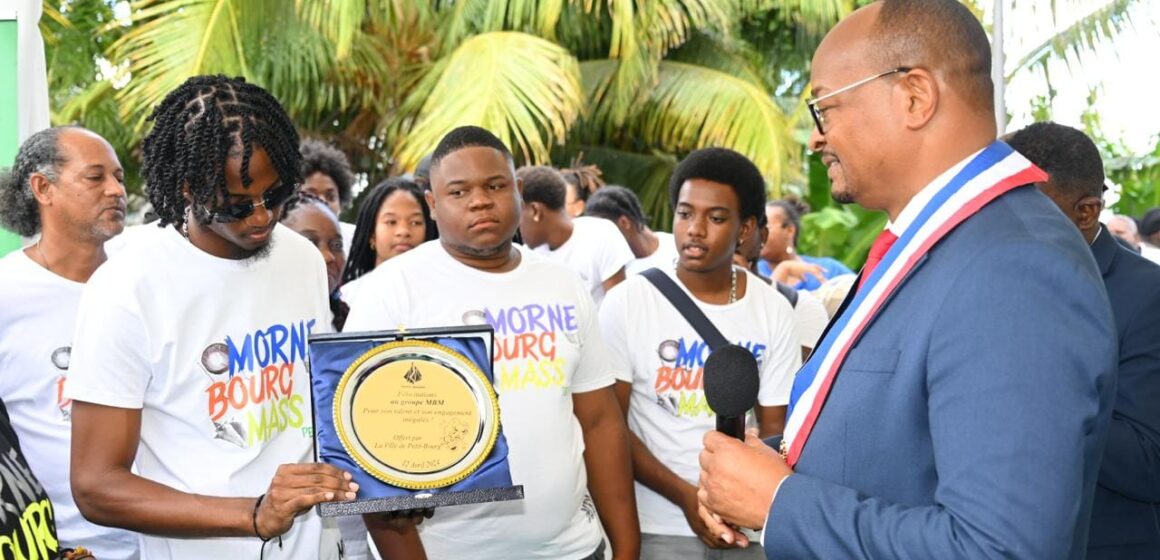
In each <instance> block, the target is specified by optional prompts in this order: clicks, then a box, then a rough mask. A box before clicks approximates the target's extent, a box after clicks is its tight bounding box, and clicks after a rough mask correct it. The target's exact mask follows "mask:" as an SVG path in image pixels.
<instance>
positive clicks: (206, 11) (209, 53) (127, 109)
mask: <svg viewBox="0 0 1160 560" xmlns="http://www.w3.org/2000/svg"><path fill="white" fill-rule="evenodd" d="M245 3H246V2H244V1H243V0H164V1H155V0H143V1H140V2H135V3H134V4H133V5H132V18H133V27H132V29H130V30H129V31H128V32H127V33H125V35H124V36H123V37H121V39H120V40H118V41H117V42H116V43H114V44H113V45H112V47H111V48H110V55H111V56H110V58H111V59H112V60H113V61H114V62H115V63H116V62H119V61H121V60H127V61H129V71H130V72H131V73H132V76H133V79H132V80H130V82H129V84H128V85H127V86H126V87H125V88H124V89H122V90H121V91H120V92H119V93H118V96H117V97H118V100H119V101H120V102H121V103H122V115H123V117H124V118H125V120H126V122H129V123H131V124H132V125H133V126H134V127H136V128H141V127H142V126H143V125H144V121H145V117H146V116H148V114H149V111H150V110H151V108H152V107H153V106H155V105H156V104H158V103H159V102H160V101H161V100H162V99H163V98H164V97H165V95H166V94H168V93H169V92H170V91H172V90H173V89H175V88H176V87H177V86H179V85H180V84H181V83H182V82H183V81H185V80H186V79H187V78H189V77H190V76H195V75H198V74H206V73H224V74H231V75H246V76H248V75H249V72H248V66H247V64H246V56H245V52H244V50H243V46H242V33H241V32H240V31H239V18H238V12H239V10H241V9H244V8H243V6H242V4H245Z"/></svg>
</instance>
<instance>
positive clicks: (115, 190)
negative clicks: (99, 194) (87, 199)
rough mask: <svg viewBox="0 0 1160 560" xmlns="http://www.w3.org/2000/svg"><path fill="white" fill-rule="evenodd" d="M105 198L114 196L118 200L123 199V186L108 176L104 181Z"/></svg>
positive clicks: (124, 194)
mask: <svg viewBox="0 0 1160 560" xmlns="http://www.w3.org/2000/svg"><path fill="white" fill-rule="evenodd" d="M105 196H114V197H118V198H125V196H126V192H125V185H124V184H122V183H121V181H118V180H117V178H116V177H112V176H110V177H109V178H108V180H106V181H105Z"/></svg>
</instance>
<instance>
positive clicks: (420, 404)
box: [310, 327, 523, 516]
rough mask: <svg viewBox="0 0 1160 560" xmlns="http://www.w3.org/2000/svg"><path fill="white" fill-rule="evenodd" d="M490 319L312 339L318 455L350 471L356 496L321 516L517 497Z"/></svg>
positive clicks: (330, 506)
mask: <svg viewBox="0 0 1160 560" xmlns="http://www.w3.org/2000/svg"><path fill="white" fill-rule="evenodd" d="M491 350H492V331H491V329H490V327H457V328H455V329H426V330H422V331H419V330H416V331H407V332H378V333H344V334H332V335H319V336H313V337H311V339H310V362H311V394H312V396H313V399H314V406H313V411H314V426H315V430H314V431H315V433H314V437H315V450H316V451H315V453H316V455H317V459H318V460H319V461H322V462H326V463H330V464H333V465H335V466H338V467H340V468H342V469H344V470H347V471H349V472H351V473H352V474H353V475H354V478H355V481H356V482H358V483H359V486H360V488H359V498H358V499H356V500H355V501H353V502H330V503H326V504H322V505H321V506H320V507H319V511H320V513H321V514H322V515H324V516H335V515H354V514H361V513H372V512H386V511H396V510H403V509H418V508H432V507H441V506H449V505H461V504H469V503H479V502H490V501H504V500H512V499H520V498H522V497H523V487H521V486H514V485H513V484H512V482H511V475H510V473H509V471H508V467H507V445H506V442H505V441H504V438H503V432H502V430H501V427H500V415H499V401H498V399H497V398H496V394H495V389H494V388H493V387H492V381H491V380H492V378H491V356H492V353H491Z"/></svg>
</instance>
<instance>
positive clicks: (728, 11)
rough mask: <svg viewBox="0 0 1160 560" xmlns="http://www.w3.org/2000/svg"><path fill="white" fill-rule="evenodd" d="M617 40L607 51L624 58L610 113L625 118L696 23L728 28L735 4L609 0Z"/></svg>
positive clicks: (693, 0)
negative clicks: (673, 50)
mask: <svg viewBox="0 0 1160 560" xmlns="http://www.w3.org/2000/svg"><path fill="white" fill-rule="evenodd" d="M608 1H609V12H610V16H611V19H612V42H611V47H610V49H609V53H608V57H609V58H612V59H617V60H619V61H620V64H619V65H618V66H617V69H616V77H615V78H613V79H612V80H611V81H610V82H609V84H608V87H607V90H606V95H608V96H610V105H609V116H610V117H611V118H612V119H613V120H614V121H615V122H623V121H624V120H625V118H627V116H628V113H629V112H630V111H631V110H632V106H633V105H634V104H635V103H636V102H637V101H638V100H639V99H640V97H641V95H642V94H643V93H644V92H645V91H647V90H648V89H650V88H651V87H652V86H653V84H654V83H655V82H656V80H657V64H658V63H659V62H660V60H661V59H662V58H664V56H665V55H666V54H667V53H668V51H669V50H670V49H673V48H675V47H677V46H679V45H681V44H682V43H684V42H685V41H686V40H687V39H688V38H689V36H690V34H691V33H692V32H693V30H695V29H703V30H719V31H727V30H728V29H729V26H730V22H732V21H733V18H734V16H735V12H734V10H733V6H732V5H731V4H729V3H726V2H714V1H712V0H654V1H653V2H647V3H646V2H640V1H638V0H608Z"/></svg>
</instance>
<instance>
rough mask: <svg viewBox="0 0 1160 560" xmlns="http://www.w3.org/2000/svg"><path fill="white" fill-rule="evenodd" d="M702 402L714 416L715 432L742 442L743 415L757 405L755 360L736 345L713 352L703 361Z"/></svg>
mask: <svg viewBox="0 0 1160 560" xmlns="http://www.w3.org/2000/svg"><path fill="white" fill-rule="evenodd" d="M701 377H702V379H703V380H704V390H705V400H707V401H709V407H710V408H712V409H713V412H716V413H717V431H718V432H721V433H723V434H725V435H727V436H733V437H735V438H737V439H740V440H744V439H745V413H747V412H749V410H750V409H752V408H753V406H754V405H756V404H757V390H758V388H759V387H760V386H761V379H760V376H759V374H758V372H757V358H754V357H753V354H752V353H751V352H750V351H749V350H746V349H745V348H742V347H740V346H738V345H736V344H727V345H725V346H722V347H720V348H718V349H716V350H714V351H713V352H712V353H711V354H709V357H708V358H707V359H706V360H705V371H704V373H703V374H702V376H701Z"/></svg>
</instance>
